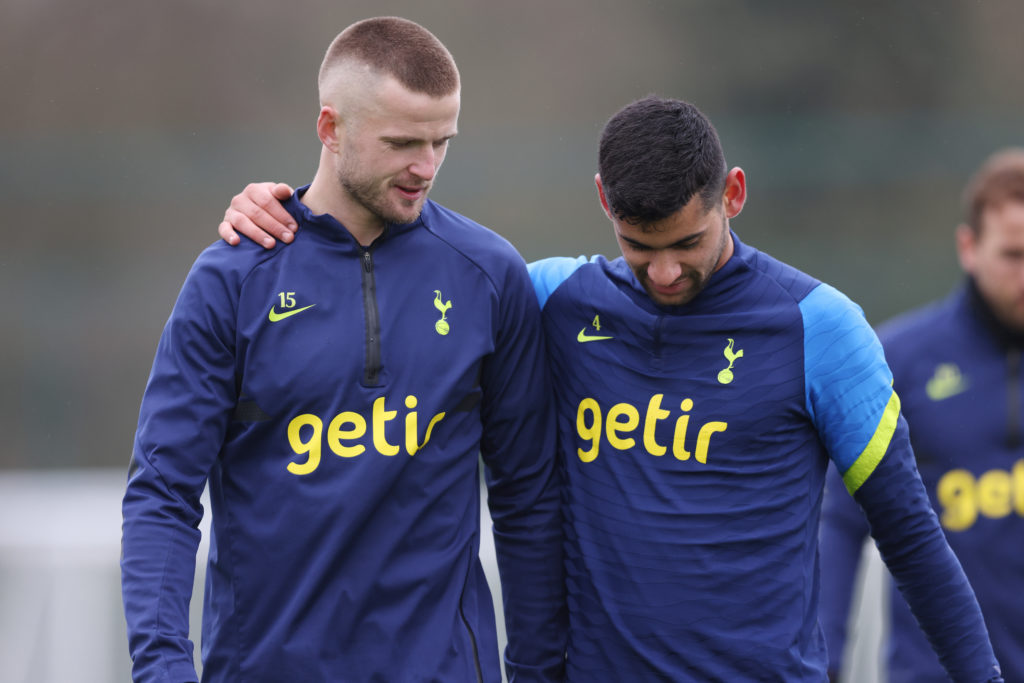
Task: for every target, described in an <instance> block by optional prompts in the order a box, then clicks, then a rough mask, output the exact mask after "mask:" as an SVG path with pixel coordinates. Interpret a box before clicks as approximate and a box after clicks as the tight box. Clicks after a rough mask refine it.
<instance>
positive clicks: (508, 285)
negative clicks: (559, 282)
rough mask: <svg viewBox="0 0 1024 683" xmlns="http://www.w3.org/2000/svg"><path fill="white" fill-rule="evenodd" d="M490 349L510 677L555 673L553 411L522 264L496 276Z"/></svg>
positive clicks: (494, 494)
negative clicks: (498, 288) (500, 286)
mask: <svg viewBox="0 0 1024 683" xmlns="http://www.w3.org/2000/svg"><path fill="white" fill-rule="evenodd" d="M500 316H501V320H500V323H499V333H498V338H497V339H496V341H495V350H494V353H493V354H491V356H490V357H489V358H488V359H487V361H486V362H485V364H484V367H483V376H482V377H481V385H482V386H483V388H484V397H483V405H482V410H481V413H482V415H483V421H484V434H483V439H482V442H481V452H482V455H483V459H484V462H485V464H486V466H487V471H486V475H487V477H486V478H487V484H488V491H489V493H488V500H489V505H490V512H491V517H492V519H493V521H494V537H495V548H496V551H497V556H498V567H499V573H500V576H501V585H502V596H503V601H504V610H505V621H506V627H507V631H508V648H507V650H506V652H505V666H506V671H507V673H508V678H509V680H510V681H512V682H516V683H525V682H528V681H558V680H561V677H562V672H563V669H564V659H565V640H566V628H567V625H566V612H565V594H564V591H565V588H564V580H563V572H564V568H563V564H562V557H563V555H562V528H561V524H562V517H561V511H560V500H559V488H558V468H557V466H556V462H555V413H554V410H553V409H552V405H551V404H552V394H551V386H550V380H549V378H548V370H547V365H546V361H545V354H544V342H543V339H542V337H541V329H540V311H539V308H538V306H537V302H536V298H535V296H534V293H533V290H532V288H531V286H530V283H529V280H528V278H527V275H526V270H525V268H519V269H513V270H511V271H510V272H509V273H508V275H507V282H505V283H504V290H503V295H502V303H501V307H500Z"/></svg>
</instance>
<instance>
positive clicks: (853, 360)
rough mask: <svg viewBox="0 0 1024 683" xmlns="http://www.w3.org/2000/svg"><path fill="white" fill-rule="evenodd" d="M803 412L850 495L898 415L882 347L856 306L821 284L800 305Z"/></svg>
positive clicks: (872, 465) (876, 459)
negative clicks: (805, 395)
mask: <svg viewBox="0 0 1024 683" xmlns="http://www.w3.org/2000/svg"><path fill="white" fill-rule="evenodd" d="M800 311H801V313H802V314H803V320H804V376H805V378H806V389H805V390H806V393H807V410H808V411H809V413H810V415H811V419H812V420H813V421H814V425H815V427H816V428H817V430H818V434H819V435H820V436H821V439H822V442H823V443H824V444H825V447H826V448H827V449H828V452H829V456H830V457H831V458H832V460H833V461H834V462H835V463H836V467H837V468H838V469H839V472H840V473H841V474H842V475H843V482H844V483H845V484H846V488H847V490H848V491H849V492H850V493H851V494H852V493H853V492H854V491H856V490H857V489H858V488H860V485H861V484H863V483H864V481H865V480H866V479H867V478H868V476H869V475H870V474H871V473H872V472H873V471H874V469H875V467H877V465H878V463H879V462H880V461H881V459H882V457H883V456H884V455H885V453H886V451H887V450H888V448H889V443H890V442H891V441H892V436H893V433H894V432H895V430H896V423H897V419H898V418H899V413H900V401H899V397H898V396H896V393H895V392H894V391H893V388H892V372H891V371H890V370H889V366H888V365H887V364H886V362H885V355H884V353H883V352H882V345H881V344H880V343H879V341H878V337H876V336H875V333H874V330H872V329H871V326H870V325H868V322H867V320H865V319H864V313H863V311H862V310H861V309H860V307H859V306H857V304H855V303H854V302H852V301H850V299H849V298H847V297H846V296H845V295H844V294H843V293H841V292H840V291H839V290H837V289H835V288H834V287H831V286H829V285H826V284H822V285H819V286H818V287H816V288H815V289H814V290H813V291H812V292H811V293H810V294H808V295H807V297H805V298H804V300H803V301H801V302H800Z"/></svg>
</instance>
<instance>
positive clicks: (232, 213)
mask: <svg viewBox="0 0 1024 683" xmlns="http://www.w3.org/2000/svg"><path fill="white" fill-rule="evenodd" d="M217 234H219V235H220V237H221V239H223V240H224V241H225V242H227V243H228V244H230V245H231V246H237V245H238V243H239V242H240V241H241V240H240V239H239V237H238V236H239V235H244V236H245V237H248V238H249V239H251V240H252V241H253V242H255V243H256V244H259V245H260V246H262V247H263V248H264V249H273V248H274V245H275V244H277V243H276V242H275V241H274V238H273V237H271V236H270V235H269V234H267V233H266V231H264V230H262V229H261V228H260V227H259V226H257V225H256V224H255V223H253V222H252V221H251V220H250V219H249V217H248V216H246V215H245V214H244V213H241V212H240V211H236V210H234V209H231V208H229V209H228V210H227V211H225V212H224V220H223V221H221V224H220V225H219V226H218V227H217ZM289 239H291V238H289Z"/></svg>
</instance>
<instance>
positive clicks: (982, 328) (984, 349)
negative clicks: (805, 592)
mask: <svg viewBox="0 0 1024 683" xmlns="http://www.w3.org/2000/svg"><path fill="white" fill-rule="evenodd" d="M879 337H880V338H881V340H882V343H883V345H884V347H885V352H886V357H887V359H888V361H889V364H890V366H891V367H892V370H893V374H894V386H895V388H896V391H897V393H899V395H900V397H901V399H902V402H903V414H904V416H905V417H906V420H907V423H908V425H909V428H910V439H911V442H912V443H913V446H914V452H915V454H916V457H917V468H918V470H919V471H920V475H921V479H922V481H923V482H924V486H925V489H926V491H927V494H928V496H929V499H930V505H931V506H932V507H934V509H935V510H936V512H937V513H938V519H939V521H940V522H941V524H942V526H943V528H944V531H945V535H946V538H947V540H948V542H949V545H950V546H951V547H952V549H953V551H954V552H955V554H956V556H957V557H958V558H959V560H960V563H961V564H962V565H963V569H964V572H965V573H966V575H967V577H968V579H969V580H970V583H971V586H972V587H973V589H974V593H975V594H976V596H977V599H978V602H979V604H980V605H981V609H982V612H983V614H984V616H985V621H986V623H987V626H988V632H989V636H990V638H991V641H992V646H993V649H994V650H995V653H996V657H997V658H998V660H999V663H1000V665H1001V667H1002V670H1003V676H1004V678H1005V680H1007V681H1015V682H1024V553H1021V552H1020V550H1019V546H1020V544H1019V543H1015V542H1013V541H1012V540H1010V539H1022V538H1024V447H1022V446H1020V445H1019V444H1016V443H1015V442H1014V440H1013V439H1012V438H1011V437H1012V435H1011V434H1010V433H1009V426H1010V425H1011V424H1013V423H1014V422H1016V423H1017V424H1021V423H1022V422H1024V413H1022V414H1020V415H1016V416H1011V415H1009V410H1010V409H1011V408H1010V404H1009V400H1008V395H1009V392H1010V391H1014V390H1015V391H1017V392H1018V393H1019V392H1021V387H1022V386H1024V374H1022V373H1021V371H1020V369H1019V368H1018V370H1017V373H1016V376H1013V374H1012V362H1011V355H1012V354H1014V353H1019V350H1016V351H1015V350H1014V348H1012V346H1011V345H1010V344H1009V341H1008V340H1010V339H1011V337H1009V336H1007V335H1000V334H997V332H996V330H994V329H993V327H992V325H991V321H990V319H989V316H987V315H985V312H984V311H983V310H979V308H978V301H977V300H976V299H975V298H974V297H973V296H972V295H971V292H970V288H969V285H967V286H965V287H964V288H962V289H960V290H958V291H957V292H955V293H954V294H953V295H952V296H950V297H949V298H948V299H946V300H945V301H943V302H939V303H937V304H932V305H929V306H926V307H924V308H922V309H918V310H916V311H912V312H910V313H908V314H905V315H903V316H900V317H899V318H897V319H895V320H893V321H891V322H889V323H887V324H885V325H883V326H882V327H881V328H880V329H879ZM1016 405H1017V406H1018V410H1019V409H1020V408H1019V407H1020V406H1021V405H1024V402H1020V401H1018V402H1017V404H1016ZM1014 417H1015V418H1016V420H1014V419H1013V418H1014ZM833 477H834V473H832V472H830V473H829V480H830V486H829V495H828V496H826V502H825V507H824V513H823V525H822V548H823V558H822V564H823V572H824V578H823V594H822V621H823V623H824V624H825V626H826V635H827V637H828V643H829V650H830V652H831V653H832V659H833V667H834V668H838V667H839V666H841V661H840V655H841V654H842V649H843V647H844V646H845V636H846V634H845V626H846V620H847V616H848V613H849V602H850V597H851V590H852V582H853V575H852V570H851V569H850V568H851V567H854V566H856V563H857V562H858V559H859V556H860V551H861V547H862V541H863V539H864V537H865V535H866V534H867V524H866V522H865V520H864V518H863V516H862V515H861V514H860V513H859V511H858V510H857V506H856V505H855V504H854V502H853V501H852V500H850V498H849V496H847V495H845V491H843V490H842V488H841V486H839V485H833ZM890 632H891V635H890V638H889V640H888V642H887V644H886V653H887V666H888V676H889V680H890V683H904V682H906V683H909V682H910V681H914V682H915V683H916V682H917V681H925V682H927V681H945V680H948V677H947V676H946V674H945V673H944V671H943V669H942V667H941V666H940V663H939V660H938V658H937V657H936V655H935V653H934V651H933V650H932V648H931V647H930V646H929V644H928V641H927V640H926V638H925V637H924V634H923V633H922V632H921V629H920V627H919V626H918V624H917V621H916V620H915V619H914V617H913V616H912V614H911V612H910V610H909V609H908V607H907V605H906V602H905V601H904V600H903V599H902V598H901V597H900V595H899V594H897V593H894V594H893V599H892V605H891V629H890Z"/></svg>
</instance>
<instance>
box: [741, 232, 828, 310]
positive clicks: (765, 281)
mask: <svg viewBox="0 0 1024 683" xmlns="http://www.w3.org/2000/svg"><path fill="white" fill-rule="evenodd" d="M732 237H733V243H734V245H735V249H736V251H735V254H734V255H733V260H734V261H735V262H736V264H735V266H734V267H735V268H736V269H737V271H740V272H743V271H745V272H746V273H747V276H748V277H749V278H750V282H751V283H752V284H753V285H754V286H755V288H756V289H757V290H758V291H761V292H764V291H765V288H771V289H773V290H775V291H777V292H778V293H779V294H780V295H781V296H785V297H787V298H790V299H792V300H793V302H794V303H801V302H802V301H803V300H804V299H805V298H806V297H807V296H808V295H809V294H810V293H811V292H813V291H814V290H815V289H817V288H818V286H819V285H821V284H822V283H821V281H820V280H818V279H816V278H814V277H811V276H810V275H808V274H807V273H805V272H803V271H802V270H800V269H799V268H796V267H794V266H791V265H789V264H788V263H784V262H783V261H780V260H779V259H777V258H775V257H774V256H771V255H770V254H768V253H765V252H763V251H761V250H759V249H756V248H754V247H751V246H749V245H746V244H744V243H743V242H741V241H740V239H739V238H738V237H737V236H736V234H735V233H733V235H732ZM726 267H729V266H728V265H727V266H726Z"/></svg>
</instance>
